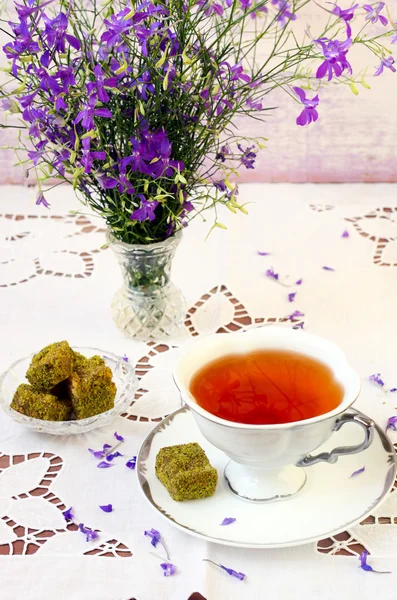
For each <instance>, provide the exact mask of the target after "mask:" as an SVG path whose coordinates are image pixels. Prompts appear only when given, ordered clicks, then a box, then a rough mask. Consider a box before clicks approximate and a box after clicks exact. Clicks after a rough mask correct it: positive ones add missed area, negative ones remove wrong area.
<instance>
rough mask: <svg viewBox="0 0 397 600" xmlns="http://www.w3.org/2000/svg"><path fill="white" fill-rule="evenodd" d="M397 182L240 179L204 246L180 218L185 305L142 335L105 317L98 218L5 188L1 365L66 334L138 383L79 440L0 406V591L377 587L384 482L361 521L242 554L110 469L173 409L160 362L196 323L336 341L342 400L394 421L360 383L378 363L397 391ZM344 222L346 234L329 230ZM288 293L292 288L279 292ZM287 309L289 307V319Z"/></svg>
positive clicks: (150, 594) (390, 584)
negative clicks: (234, 207) (344, 375)
mask: <svg viewBox="0 0 397 600" xmlns="http://www.w3.org/2000/svg"><path fill="white" fill-rule="evenodd" d="M396 191H397V187H396V186H387V185H373V186H360V185H352V186H314V185H307V186H293V185H277V186H272V185H250V186H248V185H247V186H243V188H242V190H241V196H242V198H243V200H244V201H251V202H252V204H251V205H249V212H250V214H249V216H248V217H240V218H237V217H234V216H233V215H230V216H229V214H225V215H222V221H224V222H225V223H226V225H227V226H228V231H227V232H221V231H219V232H218V231H216V232H214V234H212V235H211V236H210V238H209V239H208V240H207V241H206V242H205V241H204V237H205V235H206V233H207V232H208V227H209V222H210V221H209V220H208V222H207V223H199V222H194V223H193V224H192V226H191V227H190V228H189V229H187V230H186V232H185V235H184V239H183V241H182V243H181V246H180V248H179V249H178V252H177V256H176V259H175V268H174V276H173V279H174V282H175V283H176V284H177V285H179V286H180V287H181V289H182V291H183V293H184V295H185V297H186V299H187V302H188V306H189V307H190V308H189V309H188V312H187V316H186V321H185V326H184V330H183V332H181V335H180V336H179V337H178V338H175V339H172V340H163V341H158V342H155V341H151V342H148V343H142V342H133V341H131V340H129V339H127V338H124V337H123V336H122V334H121V333H119V332H118V330H117V329H116V327H115V326H114V324H113V323H112V320H111V311H110V303H111V299H112V296H113V294H114V292H115V291H116V290H117V289H118V287H119V285H120V280H121V276H120V274H119V271H118V265H117V264H116V261H115V258H114V257H113V256H112V254H111V253H110V252H109V251H108V250H106V249H105V248H103V244H104V227H103V223H102V221H100V220H99V219H98V218H97V217H95V216H92V215H88V216H87V215H69V214H68V211H69V210H70V209H76V208H78V204H77V203H76V200H75V199H74V197H73V193H72V192H71V191H70V190H69V189H68V188H66V187H65V188H58V189H57V190H56V191H55V190H54V192H53V193H52V194H49V200H50V203H51V211H46V209H44V208H42V207H36V206H35V205H34V191H32V190H26V189H21V188H4V190H3V198H2V214H1V215H0V248H1V257H0V298H1V304H0V306H1V331H2V334H3V335H2V341H3V343H2V349H1V352H0V367H1V368H2V369H6V368H7V366H8V365H9V364H10V363H11V362H12V361H13V360H15V359H16V358H19V357H20V356H23V355H26V354H28V353H29V352H32V351H35V350H37V349H38V348H40V347H42V346H44V345H45V344H47V343H49V342H51V341H55V340H58V339H68V340H69V341H70V343H72V344H73V345H91V346H99V347H102V348H107V349H109V351H113V352H116V353H120V354H121V355H123V354H126V355H127V356H128V357H129V360H130V361H131V362H133V363H134V364H136V371H137V375H138V377H139V389H138V391H137V393H136V396H135V398H134V399H133V401H132V402H131V406H130V407H129V408H128V411H127V412H126V413H125V414H123V415H121V416H120V417H118V418H117V419H116V420H115V422H114V424H113V425H112V426H110V427H105V428H103V429H101V430H96V431H94V432H91V433H89V434H86V435H81V436H76V437H64V438H63V437H62V438H56V437H51V436H47V435H40V434H37V433H34V432H30V431H28V430H26V429H24V428H23V427H22V426H20V425H18V424H16V423H13V422H12V421H10V420H9V419H8V418H6V416H4V415H3V416H1V415H0V565H1V567H2V568H1V572H2V575H1V583H2V598H4V600H14V598H15V599H19V598H22V597H23V598H24V599H25V598H27V599H30V598H31V599H34V600H36V599H40V600H43V599H46V598H53V597H57V599H58V598H59V599H63V598H64V599H65V600H66V599H67V600H70V599H71V598H73V600H75V599H80V598H81V599H84V600H87V599H88V600H90V599H93V600H94V599H95V600H101V599H103V600H118V599H119V600H129V599H130V598H136V600H153V599H156V600H157V599H162V598H164V599H166V600H179V598H180V599H181V600H187V599H188V598H189V596H190V595H191V594H192V593H193V592H196V591H197V592H200V593H201V594H202V595H203V597H204V598H206V599H207V600H213V599H214V598H216V599H217V600H218V598H219V599H221V598H222V599H223V598H230V599H232V600H233V599H236V600H237V598H244V600H256V599H257V598H260V599H262V598H264V597H267V595H269V594H270V595H271V596H275V597H278V596H277V593H276V592H275V590H276V589H279V587H280V586H282V594H281V592H280V595H279V597H280V598H281V597H282V598H284V597H291V598H294V599H297V600H301V599H302V600H303V599H305V600H306V599H307V598H312V597H313V598H318V597H321V598H325V599H328V598H329V599H331V598H332V600H334V598H335V597H340V598H342V600H344V599H345V598H346V600H347V599H348V598H356V597H357V598H360V599H362V598H364V599H365V600H367V599H368V600H369V598H370V597H372V595H373V594H374V593H378V594H379V593H382V597H383V598H392V597H394V596H393V595H394V592H393V593H392V590H394V589H395V588H394V586H395V585H396V583H397V569H395V567H394V565H395V557H396V556H397V529H396V525H397V494H396V493H392V494H391V495H390V496H389V498H388V499H387V500H386V502H385V503H384V504H383V505H382V506H381V507H380V508H379V510H378V511H377V512H376V514H374V515H372V516H371V517H369V518H368V519H366V520H365V522H363V523H361V524H360V525H358V526H357V527H354V528H353V529H352V530H351V531H347V532H343V533H341V534H340V535H338V536H335V537H333V538H329V539H326V540H321V541H319V542H318V544H315V545H307V546H304V547H302V548H297V549H293V548H292V549H285V550H277V551H271V552H270V551H259V552H258V551H247V550H239V549H236V548H226V547H221V546H219V547H216V546H213V545H211V544H205V543H203V542H202V541H199V540H195V539H194V538H191V537H188V536H186V535H185V534H183V533H181V532H179V531H177V530H174V529H172V528H171V527H170V526H169V524H168V523H166V522H163V521H162V520H161V519H160V517H159V516H158V515H157V514H154V513H153V512H152V510H151V508H150V506H147V505H146V503H145V501H144V498H143V496H141V495H140V491H139V489H138V486H137V482H136V480H135V473H134V472H133V471H131V470H129V469H127V468H126V466H125V462H126V461H127V460H128V459H129V458H131V457H132V456H134V455H136V453H137V451H138V450H139V446H140V444H141V442H142V440H143V439H144V437H145V436H146V435H147V433H148V432H149V431H150V429H151V427H152V426H153V423H154V422H157V421H159V420H161V419H162V418H163V417H164V416H165V415H166V414H168V413H169V412H171V411H173V410H175V409H176V408H178V407H179V406H180V399H179V395H178V392H177V390H176V388H175V386H174V383H173V380H172V377H171V372H172V368H173V364H174V362H175V360H176V358H177V356H178V353H179V352H180V347H181V345H182V344H183V343H184V341H186V340H188V339H191V337H192V336H197V335H201V334H204V333H212V332H218V333H220V334H222V333H223V334H227V333H228V332H232V331H237V330H240V329H247V328H250V327H256V326H259V325H260V326H262V325H267V324H269V325H271V324H273V323H278V324H281V325H282V326H285V327H291V326H303V327H304V328H305V329H307V330H308V331H311V332H313V333H317V334H319V335H323V336H325V337H328V338H330V339H332V340H333V341H335V342H336V343H337V344H339V345H340V346H341V347H342V348H343V349H344V350H345V352H346V353H347V355H348V356H349V358H350V361H351V363H352V365H353V366H354V367H355V368H356V369H357V371H358V372H359V373H360V374H361V376H362V379H363V391H362V394H361V396H360V398H359V400H358V403H357V406H358V408H360V409H361V410H363V411H364V412H366V413H367V414H369V415H370V416H372V417H373V418H375V419H376V420H377V421H378V423H379V424H380V425H381V426H385V424H386V421H387V418H388V417H389V416H391V415H393V414H395V415H397V393H396V394H395V395H393V393H388V394H386V393H385V392H384V391H383V390H382V389H381V388H377V387H376V386H374V385H373V384H371V383H370V382H369V381H368V377H369V375H371V374H372V373H377V372H381V374H382V378H383V379H384V380H385V383H386V385H385V387H386V388H387V389H389V388H391V387H397V369H396V367H395V348H394V347H395V339H396V333H397V326H396V322H397V321H396V317H395V298H396V296H397V269H396V266H397V200H395V198H396V197H397V196H396ZM344 230H347V231H348V233H349V237H342V233H343V231H344ZM258 251H266V252H269V253H270V255H269V256H260V255H259V254H258ZM324 266H328V267H331V268H332V269H334V270H333V271H328V270H324V269H323V267H324ZM270 267H273V269H274V271H275V272H277V273H279V274H280V280H282V281H286V280H288V281H290V282H294V281H297V280H299V279H302V280H303V281H302V284H301V285H296V286H294V285H292V286H290V287H285V286H283V285H280V284H279V283H277V282H276V281H274V280H272V279H271V278H268V277H266V275H265V272H266V270H267V269H269V268H270ZM291 291H296V292H297V294H296V297H295V300H294V302H292V303H290V302H289V301H288V297H287V296H288V293H289V292H291ZM294 310H299V311H301V312H302V313H304V316H303V317H299V318H296V319H294V320H293V321H292V322H291V320H289V319H288V315H290V314H291V313H292V312H293V311H294ZM114 431H118V433H119V434H122V435H123V436H124V437H125V440H126V441H125V442H124V444H123V445H122V448H121V451H122V453H123V455H124V456H123V457H120V458H118V459H115V461H114V466H113V467H111V468H109V469H103V470H101V469H98V468H97V466H96V465H97V462H98V461H96V460H95V459H94V458H93V457H92V455H91V454H90V453H89V452H88V448H89V447H91V448H95V449H99V448H101V447H102V445H103V443H105V442H107V443H112V442H113V441H114V438H113V432H114ZM391 436H394V437H395V441H396V442H397V434H395V433H393V432H391ZM330 468H332V466H331V467H330ZM319 501H321V499H319ZM107 503H112V504H113V507H114V511H113V512H112V513H110V514H106V513H104V512H102V511H101V510H100V509H99V505H101V504H107ZM70 506H73V509H74V512H75V515H76V519H75V523H80V522H81V523H84V524H85V526H86V527H90V528H92V529H94V530H95V531H97V533H98V539H97V540H93V541H91V542H86V541H85V537H84V535H83V534H82V533H81V532H79V531H78V530H77V526H76V524H73V523H72V524H71V523H67V522H66V521H65V519H64V518H63V515H62V512H63V511H64V510H65V509H66V508H69V507H70ZM225 516H228V515H225ZM297 518H299V516H298V515H297ZM152 527H154V528H155V529H158V530H159V531H161V533H162V534H163V536H164V539H165V540H166V543H167V546H168V548H169V551H170V553H171V559H172V562H173V563H175V564H176V565H177V567H178V571H177V574H176V575H175V576H173V577H169V578H164V577H163V575H162V572H161V569H160V567H159V562H160V561H159V560H158V559H157V558H156V557H155V556H152V555H151V554H150V552H151V550H153V551H154V549H153V548H152V547H151V546H150V542H149V540H148V538H145V537H144V535H143V531H144V530H145V529H150V528H152ZM364 549H366V550H368V552H369V553H370V560H371V561H372V562H371V564H373V566H374V567H377V568H379V569H380V570H392V571H393V569H394V570H395V573H392V575H388V576H380V575H379V576H376V575H373V574H371V573H365V572H363V571H361V570H360V569H358V560H357V556H358V554H360V553H361V552H362V551H363V550H364ZM155 552H156V551H155ZM158 553H159V554H160V553H161V551H160V550H159V551H158ZM203 558H210V559H211V560H214V561H215V562H220V563H222V564H224V565H227V566H228V567H231V568H234V569H237V570H239V571H243V572H245V573H247V580H246V581H245V582H243V583H241V582H239V581H238V580H234V579H233V578H230V577H229V576H228V575H227V574H225V573H223V572H221V571H218V570H216V569H215V568H212V567H211V566H210V565H208V564H206V563H203V562H202V559H203ZM285 573H288V574H289V575H288V577H283V574H285ZM327 581H328V582H329V583H327V584H326V583H325V582H327ZM331 581H332V585H331ZM389 590H390V593H389ZM388 594H389V595H388Z"/></svg>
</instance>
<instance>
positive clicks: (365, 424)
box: [296, 413, 375, 467]
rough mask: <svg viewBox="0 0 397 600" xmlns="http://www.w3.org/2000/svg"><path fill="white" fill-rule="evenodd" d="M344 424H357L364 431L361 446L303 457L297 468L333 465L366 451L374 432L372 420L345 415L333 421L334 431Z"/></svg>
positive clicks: (356, 415)
mask: <svg viewBox="0 0 397 600" xmlns="http://www.w3.org/2000/svg"><path fill="white" fill-rule="evenodd" d="M345 423H357V425H360V427H362V428H363V430H364V434H365V437H364V441H362V442H361V444H357V445H356V446H340V447H339V448H334V449H333V450H331V452H321V454H317V455H316V456H311V455H310V454H309V456H305V458H302V460H300V461H299V462H298V463H297V464H296V466H297V467H311V466H312V465H315V464H317V463H319V462H327V463H330V464H331V465H333V464H334V463H336V462H337V460H338V458H339V457H340V456H347V455H349V454H357V453H358V452H362V451H363V450H366V449H367V448H368V447H369V446H370V445H371V444H372V441H373V439H374V431H375V423H374V422H373V421H372V419H368V418H367V417H365V416H364V415H361V414H354V413H345V414H343V415H342V416H341V417H339V419H337V420H336V421H335V425H334V429H333V430H334V431H339V429H340V428H341V427H342V426H343V425H345Z"/></svg>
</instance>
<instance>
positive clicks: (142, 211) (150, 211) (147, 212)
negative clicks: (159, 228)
mask: <svg viewBox="0 0 397 600" xmlns="http://www.w3.org/2000/svg"><path fill="white" fill-rule="evenodd" d="M138 198H139V199H140V200H141V205H140V207H139V208H137V209H136V210H134V212H133V213H132V214H131V215H130V219H131V221H146V220H149V221H153V220H154V219H155V218H156V215H155V214H154V211H155V210H156V208H157V206H158V204H159V203H158V202H157V200H153V201H152V202H149V201H148V200H146V198H145V196H144V195H143V194H138Z"/></svg>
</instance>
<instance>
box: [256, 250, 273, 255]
mask: <svg viewBox="0 0 397 600" xmlns="http://www.w3.org/2000/svg"><path fill="white" fill-rule="evenodd" d="M258 254H259V256H270V255H271V252H262V251H261V250H258Z"/></svg>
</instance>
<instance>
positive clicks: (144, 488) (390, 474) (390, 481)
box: [136, 405, 397, 550]
mask: <svg viewBox="0 0 397 600" xmlns="http://www.w3.org/2000/svg"><path fill="white" fill-rule="evenodd" d="M185 412H191V409H190V407H189V406H187V405H186V406H183V407H182V408H179V409H177V410H175V411H174V412H172V413H170V414H169V415H168V416H167V417H165V418H164V419H162V421H160V422H159V423H157V424H156V426H155V427H153V429H152V430H151V431H150V432H149V433H148V435H147V436H146V437H145V439H144V440H143V442H142V444H141V447H140V449H139V452H138V456H137V465H136V473H137V479H138V485H139V489H140V490H141V493H142V494H143V495H144V497H145V498H146V500H147V502H149V504H151V505H152V506H153V508H154V509H155V510H156V511H157V512H158V513H159V514H160V515H161V517H162V518H163V519H165V520H166V521H168V522H170V523H171V524H172V525H173V526H174V527H176V528H177V529H179V530H180V531H184V532H185V533H187V534H188V535H192V536H193V537H196V538H198V539H201V540H205V541H206V542H211V543H213V544H218V545H222V546H231V547H235V548H251V549H258V550H265V549H271V548H290V547H294V546H302V545H304V544H310V543H313V542H317V541H318V540H319V539H323V538H328V537H332V536H335V535H337V534H338V533H341V532H342V531H345V530H346V529H350V528H351V527H354V526H355V525H358V524H359V523H361V521H363V520H364V519H366V518H367V517H368V516H369V515H371V514H372V512H373V511H374V510H375V508H378V507H379V506H380V505H381V504H382V503H383V502H384V501H385V500H386V498H387V497H388V496H389V493H390V491H391V489H392V488H393V485H394V482H395V479H396V475H397V453H396V449H395V448H394V445H393V443H392V441H391V440H390V439H389V437H388V436H387V435H386V433H385V432H384V431H383V429H382V428H381V427H380V426H379V425H378V424H377V423H376V422H374V424H375V429H376V431H377V433H378V435H379V438H380V441H381V443H382V446H383V449H384V451H385V452H386V453H388V454H389V455H391V456H392V458H393V461H392V462H391V464H390V468H389V469H388V471H387V475H386V477H385V482H384V487H383V490H382V493H381V494H380V496H379V497H378V498H376V500H375V501H374V502H373V503H372V504H371V506H369V507H368V508H367V509H366V510H365V512H364V513H363V514H362V515H360V516H359V517H357V518H356V519H353V520H352V521H348V522H347V523H344V524H343V525H341V526H340V527H338V528H337V529H333V530H332V531H328V532H324V533H321V534H318V535H316V536H315V537H309V538H304V539H299V540H291V541H289V542H280V543H279V542H265V543H262V542H261V543H254V542H249V543H245V542H241V541H234V540H230V539H223V538H215V537H212V536H209V535H207V534H205V533H200V532H199V531H196V530H195V529H192V528H191V527H188V526H186V525H181V524H180V523H178V522H177V521H176V520H175V519H174V517H172V516H171V515H170V514H168V513H167V512H166V511H165V510H164V509H163V508H161V506H159V505H158V504H157V503H156V502H155V501H154V499H153V497H152V493H151V490H150V485H149V482H148V480H147V479H146V476H145V470H146V468H145V466H144V464H143V463H144V461H146V459H147V457H148V456H149V453H150V449H151V444H152V441H153V439H154V437H155V435H156V434H157V433H158V432H159V431H161V429H163V428H165V427H167V426H168V425H169V424H170V423H172V421H173V420H174V418H175V417H176V416H177V415H178V414H182V413H185ZM346 412H353V413H355V414H358V415H362V416H365V417H367V415H365V413H363V412H362V411H359V410H357V409H352V408H350V409H349V410H348V411H346ZM192 418H193V415H192ZM396 493H397V492H396ZM266 506H267V504H266V503H264V504H263V507H264V510H265V508H266Z"/></svg>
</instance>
